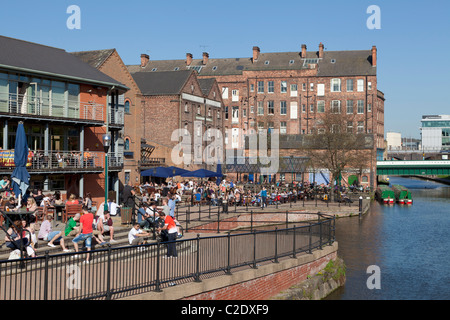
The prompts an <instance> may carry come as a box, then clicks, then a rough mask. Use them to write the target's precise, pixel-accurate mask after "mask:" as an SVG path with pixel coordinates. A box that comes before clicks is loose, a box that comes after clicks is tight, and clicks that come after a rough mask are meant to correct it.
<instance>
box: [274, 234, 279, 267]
mask: <svg viewBox="0 0 450 320" xmlns="http://www.w3.org/2000/svg"><path fill="white" fill-rule="evenodd" d="M274 263H279V261H278V227H277V228H275V261H274Z"/></svg>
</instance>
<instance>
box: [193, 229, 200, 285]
mask: <svg viewBox="0 0 450 320" xmlns="http://www.w3.org/2000/svg"><path fill="white" fill-rule="evenodd" d="M196 259H197V261H196V268H195V278H194V282H202V280H200V234H198V233H197V257H196Z"/></svg>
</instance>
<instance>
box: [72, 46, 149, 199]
mask: <svg viewBox="0 0 450 320" xmlns="http://www.w3.org/2000/svg"><path fill="white" fill-rule="evenodd" d="M72 54H73V55H75V56H76V57H78V58H79V59H80V60H82V61H84V62H86V63H88V64H89V65H91V66H92V67H94V68H96V69H98V70H99V71H101V72H103V73H104V74H106V75H108V76H110V77H111V78H113V79H116V80H117V81H119V82H120V83H123V84H124V85H126V86H127V87H128V88H130V90H128V91H127V92H125V93H124V94H121V95H119V102H118V109H117V110H116V111H115V114H114V116H113V117H112V120H113V122H114V124H115V126H113V127H112V128H111V129H112V141H113V144H114V150H113V153H114V156H115V157H116V158H117V159H123V171H120V172H119V175H118V179H114V180H111V181H110V183H109V186H110V190H115V191H119V190H122V188H123V185H125V184H127V183H128V181H131V182H132V183H133V184H137V183H139V182H140V171H139V167H140V166H141V164H142V158H141V151H142V147H143V146H144V150H145V141H143V142H142V141H141V138H142V137H143V136H142V133H143V121H142V117H141V114H142V111H143V110H142V94H141V91H140V90H139V87H138V86H137V84H136V82H135V81H134V79H133V77H132V76H131V74H130V73H129V72H128V69H127V67H126V66H125V64H124V63H123V61H122V59H121V57H120V55H119V53H118V52H117V50H116V49H105V50H93V51H81V52H72ZM119 184H120V185H119ZM116 197H118V192H117V194H116ZM117 200H119V199H117Z"/></svg>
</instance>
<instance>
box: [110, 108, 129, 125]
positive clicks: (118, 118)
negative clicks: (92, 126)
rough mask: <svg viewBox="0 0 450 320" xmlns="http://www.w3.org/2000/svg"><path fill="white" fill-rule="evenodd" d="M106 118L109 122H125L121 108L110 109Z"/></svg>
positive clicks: (120, 123)
mask: <svg viewBox="0 0 450 320" xmlns="http://www.w3.org/2000/svg"><path fill="white" fill-rule="evenodd" d="M108 118H109V123H110V124H116V125H123V124H124V123H125V118H124V112H123V110H111V112H110V113H109V114H108Z"/></svg>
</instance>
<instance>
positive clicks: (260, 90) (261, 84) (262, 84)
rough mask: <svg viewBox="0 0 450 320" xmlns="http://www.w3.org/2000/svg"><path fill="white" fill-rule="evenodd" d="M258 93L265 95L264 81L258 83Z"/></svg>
mask: <svg viewBox="0 0 450 320" xmlns="http://www.w3.org/2000/svg"><path fill="white" fill-rule="evenodd" d="M258 93H264V81H258Z"/></svg>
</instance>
